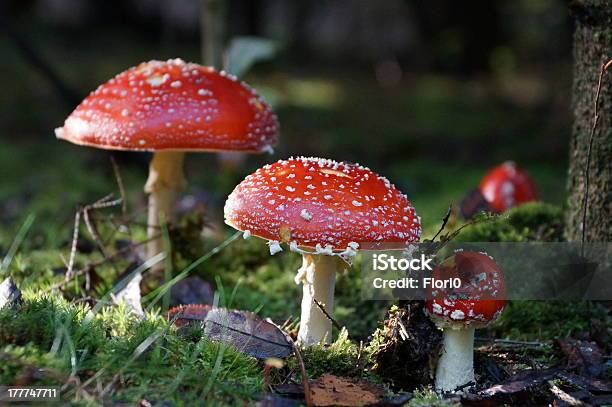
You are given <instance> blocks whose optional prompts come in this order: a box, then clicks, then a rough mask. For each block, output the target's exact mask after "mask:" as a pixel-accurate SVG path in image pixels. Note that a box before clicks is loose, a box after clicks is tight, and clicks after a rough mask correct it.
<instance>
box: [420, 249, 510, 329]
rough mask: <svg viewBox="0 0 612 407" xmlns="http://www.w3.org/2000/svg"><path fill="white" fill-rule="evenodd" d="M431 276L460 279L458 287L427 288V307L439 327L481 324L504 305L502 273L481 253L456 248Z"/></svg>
mask: <svg viewBox="0 0 612 407" xmlns="http://www.w3.org/2000/svg"><path fill="white" fill-rule="evenodd" d="M432 277H433V278H435V279H441V280H444V279H449V278H459V279H461V288H458V289H450V290H443V289H432V290H430V292H429V295H428V299H427V302H426V310H427V313H428V314H429V316H430V317H431V319H432V320H433V321H434V322H435V323H436V324H437V325H438V326H439V327H442V328H447V327H450V328H459V329H460V328H463V327H468V326H469V327H472V328H479V327H484V326H486V325H488V324H489V323H490V322H492V321H494V320H495V319H496V318H497V317H498V316H499V315H500V314H501V312H502V310H503V309H504V307H505V306H506V300H505V296H506V285H505V281H504V275H503V273H502V271H501V269H500V268H499V266H498V265H497V263H495V261H494V260H493V259H492V258H491V257H489V256H488V255H486V254H484V253H477V252H463V251H458V252H456V253H455V254H454V255H453V256H451V257H449V258H448V259H446V260H445V261H444V262H443V263H442V264H440V265H439V266H437V267H436V268H435V269H434V271H433V273H432Z"/></svg>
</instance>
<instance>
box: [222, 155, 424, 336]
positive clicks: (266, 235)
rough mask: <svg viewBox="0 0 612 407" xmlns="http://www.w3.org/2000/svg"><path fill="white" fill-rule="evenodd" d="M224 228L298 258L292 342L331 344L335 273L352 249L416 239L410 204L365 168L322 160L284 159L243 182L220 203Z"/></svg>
mask: <svg viewBox="0 0 612 407" xmlns="http://www.w3.org/2000/svg"><path fill="white" fill-rule="evenodd" d="M225 221H226V223H227V224H228V225H230V226H232V227H234V228H235V229H238V230H240V231H243V232H244V233H245V235H247V236H248V235H254V236H257V237H260V238H263V239H266V240H268V245H269V247H270V253H271V254H274V253H276V252H278V251H280V250H282V248H281V243H287V244H288V245H289V247H290V249H291V250H293V251H296V252H298V253H300V254H302V258H303V262H302V267H301V268H300V269H299V270H298V273H297V276H296V283H298V284H299V283H302V284H303V297H302V312H301V320H300V330H299V333H298V339H299V341H300V342H301V343H303V344H306V345H312V344H317V343H321V342H330V341H331V336H332V324H331V321H330V320H329V318H328V316H326V315H325V313H324V312H323V311H322V310H321V309H320V308H319V306H318V305H317V302H318V303H319V304H320V305H321V306H322V307H323V308H324V309H325V312H326V313H327V314H329V315H330V316H331V315H332V314H333V304H334V285H335V278H336V272H337V271H340V270H342V269H343V268H344V266H345V262H344V261H343V259H346V258H347V257H351V256H352V255H354V254H355V253H356V251H357V250H358V249H359V248H369V249H375V248H377V247H380V248H383V247H384V246H383V245H384V244H395V245H405V244H407V243H409V242H416V241H418V240H419V238H420V234H421V225H420V219H419V217H418V216H417V214H416V212H415V210H414V208H413V207H412V204H411V203H410V201H408V199H407V198H406V196H405V195H403V194H402V193H401V192H400V191H398V190H397V189H396V188H395V187H394V186H393V185H392V184H391V183H390V182H389V181H388V180H387V179H386V178H384V177H382V176H380V175H378V174H376V173H374V172H373V171H371V170H370V169H368V168H365V167H362V166H359V165H356V164H347V163H339V162H336V161H332V160H327V159H322V158H304V157H300V158H290V159H288V160H282V161H278V162H276V163H274V164H271V165H266V166H264V167H263V168H260V169H259V170H257V171H256V172H255V173H253V174H251V175H249V176H247V177H246V178H245V179H244V181H242V182H241V183H240V184H239V185H238V186H237V187H236V188H235V189H234V191H233V192H232V193H231V194H230V196H229V197H228V199H227V202H226V204H225Z"/></svg>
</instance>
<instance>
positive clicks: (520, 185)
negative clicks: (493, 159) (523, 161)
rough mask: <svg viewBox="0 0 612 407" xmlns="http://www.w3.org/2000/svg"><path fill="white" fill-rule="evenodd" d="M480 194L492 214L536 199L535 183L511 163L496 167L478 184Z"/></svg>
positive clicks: (507, 162)
mask: <svg viewBox="0 0 612 407" xmlns="http://www.w3.org/2000/svg"><path fill="white" fill-rule="evenodd" d="M480 192H481V193H482V195H483V196H484V198H485V199H486V200H487V202H488V203H489V206H490V207H491V209H493V211H494V212H499V213H501V212H504V211H505V210H507V209H510V208H513V207H515V206H518V205H520V204H522V203H525V202H531V201H535V200H537V199H538V194H537V192H536V188H535V183H534V182H533V181H532V180H531V178H530V177H529V175H528V174H527V173H526V172H525V171H524V170H523V169H522V168H521V167H519V166H518V165H516V163H515V162H513V161H506V162H505V163H503V164H501V165H498V166H497V167H495V168H493V169H492V170H491V171H489V172H488V173H487V175H485V177H484V178H483V179H482V181H481V182H480Z"/></svg>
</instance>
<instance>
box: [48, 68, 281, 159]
mask: <svg viewBox="0 0 612 407" xmlns="http://www.w3.org/2000/svg"><path fill="white" fill-rule="evenodd" d="M278 130H279V126H278V120H277V118H276V116H275V115H274V113H273V112H272V110H271V109H270V107H269V106H268V105H267V104H266V103H265V102H264V101H263V99H262V98H261V97H259V96H258V95H257V94H256V93H255V91H254V90H253V89H251V88H249V87H248V86H247V85H246V84H244V83H241V82H239V81H237V80H236V79H235V78H234V77H232V76H231V75H228V74H225V73H223V72H220V73H219V72H216V71H215V70H214V69H213V68H209V67H203V66H200V65H197V64H193V63H186V62H184V61H182V60H180V59H174V60H168V61H166V62H162V61H150V62H145V63H142V64H140V65H138V66H136V67H134V68H130V69H128V70H127V71H124V72H122V73H120V74H118V75H117V76H116V77H114V78H113V79H111V80H109V81H108V82H106V83H104V84H102V85H101V86H100V87H98V89H96V90H95V91H94V92H92V93H91V94H90V95H89V96H87V98H85V100H83V102H82V103H81V104H80V105H79V106H78V107H77V108H76V109H75V110H74V112H72V114H70V116H69V117H68V118H67V119H66V122H65V123H64V126H63V127H61V128H58V129H56V131H55V132H56V136H57V137H58V138H61V139H65V140H68V141H70V142H72V143H75V144H80V145H86V146H92V147H98V148H103V149H110V150H144V151H158V150H199V151H244V152H264V151H270V150H271V149H272V147H273V146H274V145H275V144H276V141H277V138H278Z"/></svg>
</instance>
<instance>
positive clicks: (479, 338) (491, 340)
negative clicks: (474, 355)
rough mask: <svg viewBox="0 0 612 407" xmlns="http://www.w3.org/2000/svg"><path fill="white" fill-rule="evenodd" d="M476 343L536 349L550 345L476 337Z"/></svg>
mask: <svg viewBox="0 0 612 407" xmlns="http://www.w3.org/2000/svg"><path fill="white" fill-rule="evenodd" d="M474 341H476V342H493V343H500V344H504V345H521V346H534V347H542V346H546V345H548V344H547V343H544V342H536V341H517V340H512V339H494V338H482V337H476V338H474Z"/></svg>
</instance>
